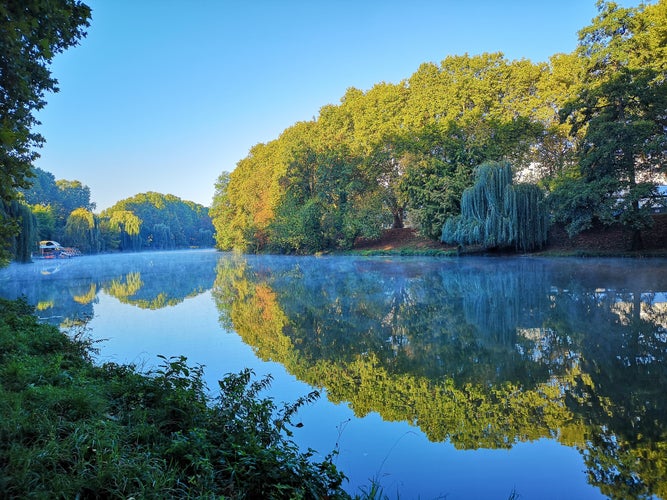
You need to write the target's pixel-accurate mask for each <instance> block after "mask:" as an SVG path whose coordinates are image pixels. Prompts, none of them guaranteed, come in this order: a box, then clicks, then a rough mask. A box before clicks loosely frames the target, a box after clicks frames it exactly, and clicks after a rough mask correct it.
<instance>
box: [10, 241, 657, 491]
mask: <svg viewBox="0 0 667 500" xmlns="http://www.w3.org/2000/svg"><path fill="white" fill-rule="evenodd" d="M219 258H226V257H225V256H223V255H221V254H215V253H213V252H191V253H187V252H181V253H178V252H176V253H170V254H160V255H155V254H139V255H133V256H131V255H125V256H123V255H121V256H105V257H102V258H101V260H99V261H98V260H95V259H92V258H91V259H87V258H81V259H76V260H73V261H68V262H66V263H64V264H63V265H62V266H60V268H59V269H57V272H55V273H54V272H52V273H51V274H48V273H43V272H42V271H44V270H45V269H46V267H44V266H43V267H41V268H40V267H39V264H36V265H34V266H27V267H17V266H12V268H11V269H9V270H0V295H3V296H6V297H7V296H9V297H12V298H13V297H15V296H18V295H20V293H21V290H25V293H27V294H28V295H29V299H30V300H31V302H34V303H41V304H42V308H43V310H42V311H40V315H41V316H43V317H49V315H53V316H54V318H56V319H57V318H61V317H62V316H63V315H64V314H65V312H64V311H63V310H62V309H59V304H60V303H62V302H63V301H68V303H69V305H70V307H72V308H74V309H73V310H75V311H82V312H88V313H90V312H94V314H93V318H92V320H91V321H90V323H89V328H90V329H91V331H92V335H93V337H94V338H96V339H103V340H102V342H101V343H99V344H98V345H97V347H98V348H99V349H100V353H99V356H98V359H99V361H100V362H107V361H112V362H116V363H134V364H136V365H138V366H139V367H144V368H145V369H150V368H152V367H155V365H156V364H158V363H159V362H160V360H159V359H158V358H157V357H156V356H157V355H158V354H162V355H165V356H167V357H169V356H179V355H184V356H186V357H187V358H188V362H189V364H191V365H194V364H202V365H204V366H205V377H206V383H207V385H208V386H209V388H210V389H211V390H212V391H214V392H215V391H216V390H217V380H218V379H219V378H220V377H221V376H222V375H224V374H225V373H229V372H238V371H240V370H242V369H243V368H246V367H248V368H251V369H253V370H254V372H255V373H256V375H257V376H258V377H261V376H264V375H267V374H271V375H272V376H273V377H274V381H273V383H272V385H271V388H270V395H271V397H273V398H274V399H275V400H276V401H277V402H282V401H288V402H292V401H294V400H296V399H297V398H298V397H300V396H303V395H305V394H307V393H308V392H310V391H311V390H312V389H311V387H310V386H309V385H307V384H305V383H303V382H300V381H298V380H297V379H296V378H295V377H294V376H293V375H290V374H289V373H287V371H286V369H285V368H284V367H283V365H282V364H280V363H276V362H264V361H261V360H259V359H258V358H257V357H256V356H255V355H254V353H253V349H252V348H251V347H250V346H248V345H246V344H245V343H244V342H243V341H242V340H241V338H240V337H239V336H238V335H237V334H236V333H234V332H227V331H225V330H224V329H223V327H221V325H220V321H219V318H220V311H218V309H217V307H216V304H215V301H214V300H213V297H212V294H211V291H210V290H209V288H210V286H211V283H212V282H213V279H214V277H215V269H214V266H215V263H216V261H217V260H218V259H219ZM104 259H107V260H104ZM248 261H249V262H251V263H254V264H253V265H255V264H257V265H259V267H262V266H264V271H263V272H266V273H268V271H266V269H270V268H271V262H282V264H283V265H285V262H287V263H289V262H292V261H291V260H289V259H287V260H285V259H280V260H276V261H272V260H271V259H270V258H266V259H264V258H263V257H261V256H260V257H252V258H249V259H248ZM294 262H300V263H301V264H302V267H303V269H304V270H308V269H310V270H311V272H310V273H309V274H306V277H307V279H308V280H310V282H312V283H315V284H316V285H317V286H316V287H314V288H313V289H316V290H319V289H321V290H323V291H325V292H326V293H332V294H333V293H335V292H336V287H337V286H341V285H339V284H337V283H335V282H334V279H333V276H334V275H336V274H338V273H336V272H335V263H336V262H341V263H343V266H341V268H340V269H341V270H345V271H344V272H342V271H341V273H340V274H345V273H348V274H349V275H350V276H356V277H357V278H360V277H361V276H363V275H365V273H371V274H372V273H374V272H376V271H378V272H379V273H380V274H378V276H381V278H382V279H384V280H386V281H385V282H383V283H382V286H380V287H379V288H378V290H377V292H378V294H379V295H386V294H390V293H391V291H392V290H390V289H389V288H386V287H385V284H386V286H387V287H388V286H389V284H391V283H398V284H400V285H401V286H406V284H410V283H411V282H410V280H412V279H413V278H419V277H420V276H432V275H433V274H434V273H441V275H440V276H441V277H442V279H441V280H440V281H441V283H442V286H443V290H444V291H447V290H451V289H452V286H454V285H457V286H461V287H462V289H463V290H465V286H464V285H465V282H463V281H462V282H461V283H459V281H457V280H453V281H451V282H450V281H447V280H449V278H450V273H449V271H445V270H446V269H451V272H452V273H461V272H462V271H461V270H462V269H463V270H465V269H468V270H469V272H470V273H471V275H473V276H474V277H475V278H476V279H477V281H473V282H472V283H473V284H474V286H472V287H471V290H472V291H466V293H469V295H468V296H467V297H469V298H472V299H476V298H477V295H476V294H477V291H479V289H478V287H479V286H484V287H490V289H493V290H496V288H498V290H499V291H498V293H497V295H502V293H503V289H502V287H503V286H505V284H506V283H508V282H506V281H505V277H503V278H502V279H501V280H499V281H498V284H497V285H494V284H493V283H492V282H490V281H488V280H487V272H488V270H490V269H493V268H494V267H496V266H500V264H501V263H503V262H504V261H503V260H500V259H499V260H494V261H488V260H486V261H485V260H474V259H465V260H463V261H461V260H457V259H453V260H438V259H425V260H421V261H420V260H418V259H416V260H415V259H412V260H411V259H397V261H396V262H392V261H391V259H379V260H376V261H374V260H372V259H360V260H355V259H349V258H345V259H341V260H340V261H337V259H335V258H325V259H321V260H313V259H304V260H300V261H299V260H295V261H294ZM489 262H492V263H491V264H489ZM508 262H516V261H508ZM521 262H523V263H526V262H528V263H530V262H531V261H530V260H524V261H521ZM573 262H576V263H577V265H581V264H580V261H573ZM590 262H591V268H598V270H601V271H603V274H605V276H607V282H612V283H617V282H619V280H620V283H621V285H624V284H625V283H633V281H632V280H631V279H630V278H628V276H629V275H631V274H632V272H633V271H632V270H633V267H634V265H631V266H622V267H610V266H609V265H608V264H606V262H602V263H600V262H597V261H590ZM98 263H104V264H103V265H98ZM267 263H268V264H267ZM318 263H326V269H327V272H319V273H318V272H316V271H317V269H321V268H319V267H318V265H319V264H318ZM642 265H645V264H642ZM198 266H199V267H198ZM308 266H314V267H308ZM355 266H358V267H355ZM477 267H479V269H481V270H482V271H478V270H477V269H476V268H477ZM561 267H562V269H561V268H558V271H557V272H556V271H554V274H553V276H555V277H556V278H557V281H558V286H551V284H550V283H547V286H546V288H545V291H546V292H548V293H550V294H552V295H553V294H556V293H564V291H565V290H567V289H568V287H569V285H570V283H571V282H573V281H576V280H577V279H579V278H580V276H579V275H578V274H577V270H576V269H575V270H572V269H570V268H568V266H561ZM200 268H201V273H202V276H203V278H202V279H201V280H199V281H198V280H197V279H193V278H194V276H193V275H194V274H196V273H197V272H198V271H196V270H197V269H200ZM287 268H288V269H289V264H287ZM619 269H622V270H623V272H621V273H619V272H618V270H619ZM49 270H51V271H53V268H52V267H49ZM130 272H138V273H140V279H141V281H142V287H143V288H142V293H145V294H147V297H148V298H150V296H151V295H152V294H153V292H154V291H156V290H160V288H161V287H162V288H164V287H165V285H159V286H156V283H157V282H158V279H160V280H164V281H165V282H167V283H172V285H169V286H173V287H174V289H176V288H179V289H180V292H179V293H174V294H173V295H174V296H175V297H179V300H177V301H175V302H174V304H175V305H172V306H170V307H163V308H159V309H150V308H146V307H140V306H137V305H136V304H132V303H131V301H130V303H127V301H126V300H125V299H127V298H128V297H122V296H121V295H118V296H114V295H112V294H111V292H110V290H111V288H110V286H109V284H108V283H109V280H114V279H115V280H119V279H120V281H119V283H121V284H122V283H126V282H127V276H128V274H129V273H130ZM570 275H572V276H573V277H574V278H576V279H574V278H570ZM138 278H139V276H137V279H138ZM515 278H516V276H515ZM532 278H535V279H536V280H537V281H539V279H540V278H539V276H538V277H535V276H533V277H532ZM582 279H589V278H582ZM610 280H611V281H610ZM160 283H161V282H160ZM202 283H203V284H202ZM429 283H430V282H429ZM509 284H511V285H514V284H513V282H509ZM274 285H275V284H274ZM290 286H291V285H289V284H285V286H284V290H288V291H289V290H290ZM516 286H517V288H521V287H524V286H527V283H526V282H524V281H521V280H519V281H518V282H517V284H516ZM586 286H588V285H586ZM151 287H154V289H153V288H151ZM476 287H477V288H476ZM278 288H279V287H276V286H274V291H277V290H278ZM375 288H377V287H375V286H371V285H368V286H366V288H359V289H358V290H364V291H366V290H367V291H370V292H372V291H373V290H375ZM426 288H428V287H426ZM475 288H476V289H475ZM612 288H613V287H612ZM343 289H345V287H343ZM351 289H352V288H351ZM594 289H595V287H594V288H593V290H594ZM608 289H609V288H608V284H606V286H605V288H604V290H605V291H606V290H608ZM204 290H206V291H204ZM308 290H310V289H308V288H306V291H308ZM429 290H430V288H429ZM147 292H150V293H147ZM412 292H413V293H416V292H421V293H426V292H428V290H425V289H424V290H422V289H420V288H413V289H412ZM95 293H96V294H97V295H96V296H95V295H94V294H95ZM287 293H289V292H287ZM604 293H605V292H603V294H604ZM135 295H136V296H139V295H141V294H135ZM666 295H667V293H666V292H665V291H664V290H662V291H660V292H659V293H656V294H651V295H650V299H651V301H652V302H653V303H654V304H655V303H661V302H662V303H664V302H665V301H666V300H667V298H666ZM304 296H305V297H308V294H307V293H306V294H305V295H304ZM183 297H184V298H183ZM415 297H417V296H412V298H413V299H415ZM427 297H428V294H427V293H426V295H425V296H423V297H422V296H419V297H418V300H419V301H423V300H427ZM545 297H546V295H545ZM130 298H131V297H130ZM499 298H500V299H503V297H502V296H501V297H499ZM642 298H646V299H648V298H649V297H646V296H645V295H642ZM415 300H417V299H415ZM428 300H432V298H430V299H428ZM435 302H437V298H436V301H435ZM429 303H431V302H429ZM499 303H500V304H502V303H503V302H502V300H500V301H499ZM618 304H620V305H618V306H617V308H616V309H617V310H616V311H615V313H616V314H619V315H620V316H619V317H621V318H623V317H624V316H623V315H624V314H626V311H625V310H624V309H623V307H621V306H622V305H623V304H625V302H619V303H618ZM325 305H326V304H325ZM419 305H423V302H419ZM463 305H466V304H465V303H463ZM468 305H469V306H470V307H471V308H472V306H477V305H478V303H477V302H476V301H475V300H470V303H469V304H468ZM522 305H525V304H522V303H520V304H519V306H522ZM294 307H295V311H297V312H300V311H301V310H300V309H299V308H298V307H296V306H294ZM304 307H305V306H304ZM509 319H510V320H513V319H514V316H510V317H509ZM537 320H539V318H537V319H536V321H537ZM354 321H355V320H354V319H352V320H351V322H352V323H354ZM425 324H426V325H428V323H425ZM480 324H482V325H483V326H486V323H483V322H480ZM510 326H512V325H510ZM513 328H516V323H515V324H514V325H513ZM517 333H518V334H519V335H520V336H521V338H526V339H532V337H533V336H535V335H538V333H539V334H542V333H543V331H542V330H540V329H539V328H524V329H522V330H517ZM535 340H536V341H539V340H540V339H539V338H537V339H535ZM490 345H495V344H493V343H491V344H490ZM536 345H537V346H538V347H539V346H540V345H541V344H539V342H538V344H536ZM531 352H532V351H531ZM538 354H540V355H541V351H540V352H537V351H535V352H532V354H531V356H532V358H535V359H537V358H539V357H540V356H538ZM298 420H300V421H301V422H302V423H303V424H304V426H303V427H301V428H298V429H294V439H295V440H296V441H297V442H299V443H300V444H301V445H302V446H303V448H304V449H305V448H308V447H310V448H313V449H316V450H318V451H319V452H320V453H322V454H326V453H328V452H329V451H330V450H332V449H334V448H335V447H336V445H337V444H338V446H339V449H340V455H339V456H338V457H337V458H336V464H337V465H338V466H339V467H340V468H341V470H343V471H344V472H345V473H346V474H347V475H348V477H349V478H350V484H349V489H350V491H352V492H354V491H357V489H358V488H359V487H368V486H369V484H370V483H369V480H370V479H373V478H375V479H379V480H380V481H381V484H382V486H383V488H384V493H385V494H387V495H389V496H390V497H394V496H396V495H397V494H400V496H401V498H416V497H417V495H419V496H420V498H435V497H438V496H444V495H447V498H450V499H454V498H500V499H502V498H507V497H508V496H509V495H510V493H511V492H512V491H513V490H516V491H517V492H518V493H519V494H520V495H521V497H522V498H599V497H602V495H601V494H600V491H599V489H598V488H595V487H593V486H590V485H588V484H587V483H586V475H585V473H584V471H585V465H584V464H583V460H582V457H581V454H580V453H579V452H578V451H577V450H576V449H575V448H568V447H566V446H563V445H561V444H559V443H558V442H556V441H552V440H547V439H540V440H538V441H535V442H526V443H518V444H516V445H514V446H513V447H512V449H511V450H505V449H500V450H474V451H473V450H465V451H462V450H457V449H455V447H454V446H453V445H452V444H451V443H449V442H444V443H434V442H429V440H428V439H427V438H426V436H425V435H424V434H423V433H422V432H421V431H420V430H419V428H418V427H416V426H411V425H409V424H408V423H405V422H385V421H383V420H382V418H381V417H380V416H379V414H378V413H375V412H370V413H369V414H368V415H366V416H365V417H362V418H356V417H354V414H353V412H352V410H351V409H350V408H348V406H347V405H346V404H344V403H343V404H334V403H331V402H329V401H328V400H327V399H326V396H324V397H323V398H321V399H320V400H319V401H318V402H316V403H315V404H314V405H311V406H308V407H304V408H302V409H301V410H300V412H299V414H298V416H297V421H298Z"/></svg>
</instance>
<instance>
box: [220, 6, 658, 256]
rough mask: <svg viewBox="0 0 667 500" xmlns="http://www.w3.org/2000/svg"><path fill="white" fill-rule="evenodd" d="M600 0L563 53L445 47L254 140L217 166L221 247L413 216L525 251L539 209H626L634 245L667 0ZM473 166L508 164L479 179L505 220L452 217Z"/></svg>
mask: <svg viewBox="0 0 667 500" xmlns="http://www.w3.org/2000/svg"><path fill="white" fill-rule="evenodd" d="M598 7H599V13H598V15H597V17H596V18H595V19H593V21H592V24H591V25H590V26H588V27H585V28H584V29H582V30H581V31H580V32H579V45H578V48H577V49H576V50H575V51H573V52H572V53H570V54H556V55H554V56H552V57H551V58H550V59H549V61H548V62H543V63H532V62H530V61H528V60H508V59H507V58H506V57H505V56H504V55H503V54H502V53H493V54H482V55H475V56H470V55H467V54H466V55H462V56H449V57H447V58H445V59H444V60H443V61H442V62H441V63H440V64H439V65H438V64H434V63H425V64H422V65H421V66H420V67H419V68H418V69H417V71H416V72H415V73H413V74H412V75H411V76H410V77H409V78H407V79H405V80H403V81H401V82H399V83H397V84H392V83H384V82H383V83H379V84H376V85H374V86H373V87H372V88H371V89H370V90H367V91H361V90H358V89H355V88H350V89H348V90H347V92H346V93H345V95H344V96H343V97H342V98H341V100H340V103H339V104H337V105H326V106H324V107H322V108H321V109H320V112H319V115H318V116H317V117H316V118H314V119H313V120H311V121H304V122H299V123H296V124H294V125H292V126H291V127H289V128H287V129H286V130H284V131H283V132H282V134H281V135H280V136H279V137H278V138H277V139H275V140H273V141H270V142H268V143H261V144H257V145H255V146H254V147H253V148H251V150H250V151H249V154H248V155H247V156H246V157H245V158H243V159H241V160H240V161H239V162H238V164H237V165H236V168H235V169H234V170H233V171H232V172H231V173H227V172H223V173H222V174H221V175H220V177H219V178H218V181H217V184H216V191H215V196H214V202H213V206H212V208H211V214H212V218H213V223H214V225H215V228H216V243H217V246H218V248H220V249H230V248H237V249H241V250H244V251H275V252H286V253H313V252H318V251H323V250H330V249H346V248H350V247H351V246H352V245H353V244H354V241H355V240H356V239H357V238H358V237H366V238H373V237H376V236H378V235H379V234H381V232H382V230H383V229H385V228H388V227H395V228H400V227H403V226H404V225H410V226H412V227H416V228H418V230H419V231H420V233H421V234H423V235H425V236H428V237H430V238H433V239H436V240H437V239H440V238H443V240H444V241H447V242H450V243H456V244H470V243H478V244H483V245H490V246H499V247H515V248H517V249H521V250H531V249H534V248H539V247H540V246H541V245H542V244H543V243H544V241H546V238H545V231H546V228H545V225H544V224H543V223H542V222H540V221H544V220H545V218H546V220H547V221H548V220H553V221H556V222H559V223H561V224H563V225H564V226H565V227H566V229H567V231H568V233H569V234H570V235H575V234H577V233H578V232H581V231H583V230H585V229H588V228H590V227H592V226H593V225H594V224H606V225H610V224H614V223H620V224H623V225H625V226H626V227H628V228H629V229H631V230H632V231H634V233H635V238H634V245H635V246H637V247H638V246H640V245H641V230H642V229H643V228H645V227H647V226H648V225H650V224H651V223H652V218H651V217H650V212H651V209H652V207H653V205H654V204H655V203H657V200H658V198H657V197H656V196H655V195H656V184H657V183H658V182H659V179H660V177H659V176H660V175H664V174H665V172H666V169H665V165H666V163H665V159H666V156H667V155H666V153H665V152H666V151H667V138H666V134H665V130H667V128H666V127H667V115H666V114H665V112H664V110H665V109H667V79H666V78H665V71H666V68H667V62H666V61H667V58H666V57H665V56H666V52H667V48H666V46H667V41H666V40H665V36H664V33H665V29H667V1H665V0H660V1H658V2H657V3H655V4H649V5H644V4H642V5H640V6H639V7H636V8H622V7H619V6H618V5H616V4H615V3H613V2H603V1H601V2H599V4H598ZM482 165H483V166H484V169H485V170H486V171H487V174H485V175H486V177H488V176H489V175H491V177H490V178H493V179H501V178H502V175H500V174H499V175H496V174H488V171H489V169H490V170H493V169H494V168H495V169H501V170H502V169H507V168H508V167H507V166H508V165H509V167H510V169H511V171H512V173H511V179H510V181H509V184H507V183H505V184H503V185H502V186H501V185H499V187H498V189H501V190H503V191H504V193H505V195H503V196H500V197H496V198H494V197H493V196H491V195H492V193H494V192H495V191H489V190H487V191H486V192H485V193H484V192H482V191H484V190H481V189H479V188H478V189H477V195H478V197H479V196H483V197H486V198H485V199H486V201H485V203H486V204H485V205H484V206H485V207H486V208H487V209H488V210H489V213H494V214H497V212H498V211H499V210H500V211H501V212H502V210H505V215H504V217H505V218H506V219H507V220H504V221H503V220H501V219H499V218H497V217H496V219H494V220H492V221H487V219H486V216H484V215H481V216H480V217H477V218H475V217H472V218H471V217H469V216H464V217H462V215H464V214H462V209H463V208H464V206H465V205H466V204H467V205H468V206H469V207H470V206H471V205H470V200H472V198H471V196H472V194H470V195H468V201H465V196H464V192H465V191H466V190H468V189H472V188H473V186H474V184H475V182H476V180H479V179H480V178H481V177H484V176H481V177H480V168H481V167H480V166H482ZM508 185H510V186H511V187H510V188H507V187H506V186H508ZM527 186H532V187H527ZM489 196H491V197H489ZM506 196H509V197H510V198H512V199H511V200H508V199H506ZM517 199H518V200H519V201H517ZM512 200H514V201H512ZM494 204H496V205H494ZM507 204H509V205H512V206H513V207H514V208H512V207H510V206H509V205H507ZM505 205H507V207H505ZM503 207H505V208H503ZM510 208H511V209H510ZM454 217H456V218H457V219H453V220H450V219H452V218H454ZM510 219H511V220H510ZM448 220H450V221H449V222H448ZM446 224H449V230H446V231H445V232H444V233H443V228H444V227H445V225H446ZM482 226H488V227H489V228H492V227H495V228H496V230H497V231H500V232H497V233H493V234H489V233H488V232H487V233H484V232H480V231H479V229H480V228H481V227H482ZM475 228H477V229H475ZM508 228H510V229H512V231H508V230H507V229H508ZM517 228H521V229H517ZM457 229H458V230H457ZM503 231H504V232H503ZM531 231H535V232H536V233H535V234H527V232H531ZM519 236H520V237H521V241H519V240H518V239H517V238H518V237H519Z"/></svg>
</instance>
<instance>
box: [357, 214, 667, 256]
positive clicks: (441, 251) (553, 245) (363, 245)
mask: <svg viewBox="0 0 667 500" xmlns="http://www.w3.org/2000/svg"><path fill="white" fill-rule="evenodd" d="M653 219H654V224H653V227H652V228H650V229H647V230H645V231H644V232H645V237H644V238H645V240H646V242H647V244H646V245H645V249H644V250H628V249H627V247H624V246H623V245H624V229H623V228H620V227H612V228H607V227H596V228H593V229H591V230H588V231H585V232H583V233H581V234H580V235H577V237H576V238H569V237H568V236H567V234H566V233H565V231H564V230H563V229H562V228H559V227H554V228H553V229H552V231H550V235H549V241H548V242H547V245H546V246H545V248H543V249H542V250H540V251H535V252H529V253H526V254H525V255H531V256H535V257H636V258H647V257H667V214H659V215H654V216H653ZM629 237H630V235H629V234H628V235H625V238H629ZM344 253H346V254H351V255H361V256H385V255H386V256H390V255H403V256H432V257H455V256H466V255H468V256H470V255H475V256H482V255H483V256H492V255H515V256H516V255H524V254H522V253H521V252H515V251H512V250H503V251H498V250H494V249H487V248H483V247H481V246H466V247H456V246H452V245H446V244H444V243H440V242H437V241H434V240H432V239H429V238H426V237H423V236H420V235H419V234H418V233H417V232H416V231H415V230H414V229H410V228H403V229H388V230H386V231H384V232H383V234H382V236H381V237H380V238H378V239H373V240H363V239H359V240H357V242H356V243H355V245H354V247H353V249H352V250H349V251H347V252H344Z"/></svg>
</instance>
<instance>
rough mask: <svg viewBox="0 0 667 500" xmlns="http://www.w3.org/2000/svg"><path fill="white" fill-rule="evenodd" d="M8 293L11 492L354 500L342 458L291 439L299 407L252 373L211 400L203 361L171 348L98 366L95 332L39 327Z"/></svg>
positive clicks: (4, 309)
mask: <svg viewBox="0 0 667 500" xmlns="http://www.w3.org/2000/svg"><path fill="white" fill-rule="evenodd" d="M30 311H31V309H30V307H29V306H28V305H27V304H26V303H25V302H24V301H17V302H8V301H4V300H3V301H1V302H0V374H1V377H0V381H1V382H0V395H1V396H2V397H1V399H0V400H1V401H2V402H3V403H2V405H0V435H1V436H2V439H1V440H0V468H1V470H2V473H1V474H0V490H2V491H3V493H4V494H5V495H8V496H9V497H12V498H18V497H26V496H49V497H63V498H64V497H66V498H75V497H81V498H99V497H106V498H128V497H131V496H134V497H140V498H165V497H170V498H194V497H197V498H201V497H214V496H215V497H225V498H259V497H262V498H323V497H328V498H346V497H348V495H347V494H345V492H344V491H343V490H342V489H341V482H342V480H343V479H344V476H343V474H342V473H341V472H339V471H338V470H337V469H336V468H335V466H334V465H333V463H332V461H331V460H332V455H329V456H327V457H325V458H324V460H323V461H322V462H314V461H312V458H313V456H314V451H313V450H309V451H307V452H305V453H303V452H301V451H299V449H298V448H297V446H296V445H295V444H294V443H293V442H292V441H291V440H290V436H291V433H292V430H291V429H292V428H293V424H292V419H293V418H294V416H295V413H296V411H297V410H298V409H299V408H300V407H301V406H303V405H304V404H309V403H312V402H313V401H314V400H315V399H316V398H317V393H311V394H309V395H307V396H305V397H303V398H300V399H299V400H297V402H295V403H293V404H285V405H277V404H276V403H274V401H273V400H272V399H270V398H265V397H262V393H263V392H265V391H266V389H267V388H268V387H269V384H270V378H266V379H263V380H260V381H253V380H252V373H251V372H250V371H248V370H246V371H244V372H242V373H240V374H237V375H233V374H230V375H227V376H225V377H224V378H223V379H222V380H221V381H220V395H219V397H218V398H216V399H214V400H213V399H209V397H208V395H207V390H206V387H205V385H204V383H203V380H202V367H200V366H197V367H189V366H188V365H187V363H186V359H185V358H184V357H182V356H177V357H169V358H168V357H165V356H161V360H162V361H161V365H160V366H158V367H157V368H156V369H155V370H153V371H152V372H150V373H149V374H147V375H144V374H140V373H139V372H138V371H136V369H135V368H134V367H133V366H119V365H116V364H113V363H107V364H104V365H102V366H95V365H93V364H92V361H91V359H90V352H91V351H90V349H91V348H92V344H91V343H90V341H89V340H86V336H85V331H83V333H82V334H79V335H78V336H77V337H75V338H74V339H73V340H71V339H69V338H68V337H67V336H66V335H65V334H63V333H61V332H59V331H58V330H57V329H56V328H54V327H51V326H47V325H40V324H38V323H37V322H36V319H35V317H34V316H33V315H32V314H31V312H30Z"/></svg>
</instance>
